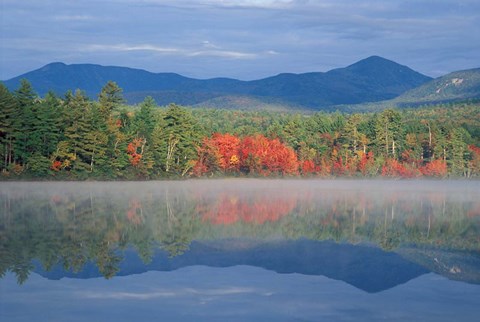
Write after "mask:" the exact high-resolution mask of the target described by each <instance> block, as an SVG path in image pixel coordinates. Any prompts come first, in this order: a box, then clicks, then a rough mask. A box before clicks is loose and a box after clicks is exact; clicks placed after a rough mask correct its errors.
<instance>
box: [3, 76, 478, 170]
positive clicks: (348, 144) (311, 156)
mask: <svg viewBox="0 0 480 322" xmlns="http://www.w3.org/2000/svg"><path fill="white" fill-rule="evenodd" d="M0 107H1V114H0V144H1V149H0V158H1V163H0V168H1V175H0V178H1V179H2V180H18V179H38V180H86V179H95V180H149V179H162V178H189V177H222V176H253V177H264V176H279V177H281V176H294V177H295V176H302V177H336V176H341V177H395V178H417V177H422V176H425V177H439V178H447V177H448V178H452V177H463V178H473V177H479V176H480V117H479V110H480V103H478V102H463V103H450V104H444V105H436V106H426V107H421V108H416V109H385V110H383V111H379V112H375V113H353V114H345V113H340V112H335V113H325V112H316V113H311V114H299V113H293V112H292V113H287V112H274V111H235V110H215V109H200V108H195V109H194V108H188V107H182V106H178V105H176V104H170V105H168V106H163V107H161V106H157V104H156V103H155V101H154V100H153V99H152V98H151V97H147V98H145V100H144V101H143V102H142V103H140V104H138V105H136V106H127V105H125V102H124V99H123V97H122V89H121V88H120V87H119V86H118V85H117V84H116V83H115V82H111V81H110V82H108V83H107V84H105V86H104V87H103V88H102V90H101V92H100V93H99V94H98V99H97V100H93V99H91V98H89V97H87V95H86V94H85V93H84V92H82V91H81V90H76V91H75V92H72V91H68V92H67V93H66V94H65V95H64V96H63V97H58V96H56V95H55V94H53V93H48V94H46V95H45V96H44V97H43V98H41V97H39V96H38V95H36V93H35V90H34V88H32V86H31V84H30V83H29V82H28V81H27V80H22V81H21V84H20V86H19V87H18V89H16V90H14V91H9V90H8V89H7V88H6V87H5V86H4V85H3V84H1V83H0Z"/></svg>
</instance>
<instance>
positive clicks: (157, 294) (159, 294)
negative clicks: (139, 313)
mask: <svg viewBox="0 0 480 322" xmlns="http://www.w3.org/2000/svg"><path fill="white" fill-rule="evenodd" d="M237 294H260V295H263V296H271V295H272V294H273V293H272V292H263V291H258V290H256V289H254V288H242V287H227V288H217V289H194V288H185V289H175V290H160V291H154V292H142V293H133V292H82V293H77V296H79V297H80V298H87V299H112V300H150V299H155V298H168V297H184V296H190V295H195V296H197V295H206V296H224V295H237Z"/></svg>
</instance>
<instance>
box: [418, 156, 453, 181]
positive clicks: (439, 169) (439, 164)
mask: <svg viewBox="0 0 480 322" xmlns="http://www.w3.org/2000/svg"><path fill="white" fill-rule="evenodd" d="M419 170H420V172H421V173H422V174H423V175H424V176H429V177H445V176H446V175H447V163H446V162H445V161H444V160H442V159H437V160H433V161H430V162H429V163H427V164H425V165H424V166H422V167H420V168H419Z"/></svg>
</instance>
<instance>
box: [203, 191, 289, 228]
mask: <svg viewBox="0 0 480 322" xmlns="http://www.w3.org/2000/svg"><path fill="white" fill-rule="evenodd" d="M215 197H216V198H215V199H216V200H214V201H213V202H212V200H211V199H210V200H208V199H207V200H202V201H199V202H197V205H196V207H197V208H196V211H197V213H198V215H199V216H201V217H202V218H203V220H204V221H209V222H211V223H212V224H215V225H229V224H234V223H236V222H238V221H241V222H244V223H253V224H255V225H262V224H264V223H266V222H276V221H278V220H279V219H281V218H282V217H284V216H286V215H288V214H289V213H291V212H292V210H293V209H294V208H295V206H296V203H297V198H295V197H294V198H292V196H290V197H289V198H284V197H285V196H276V195H270V194H257V195H254V196H250V195H235V193H232V192H230V193H228V192H222V193H220V194H219V195H217V196H215Z"/></svg>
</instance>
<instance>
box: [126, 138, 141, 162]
mask: <svg viewBox="0 0 480 322" xmlns="http://www.w3.org/2000/svg"><path fill="white" fill-rule="evenodd" d="M144 145H145V140H144V139H139V138H135V139H133V141H132V142H130V143H129V144H128V146H127V154H128V158H129V159H130V163H131V164H132V165H133V166H134V167H136V166H138V164H139V163H140V160H141V159H142V154H143V147H144ZM139 149H140V151H139Z"/></svg>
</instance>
